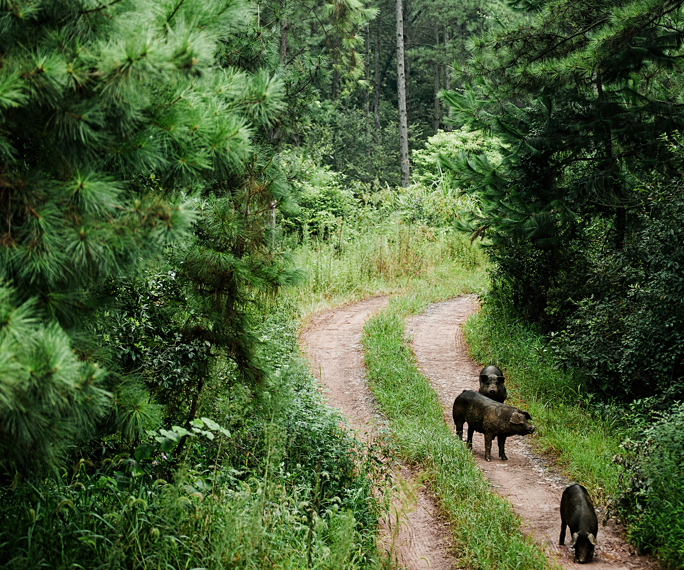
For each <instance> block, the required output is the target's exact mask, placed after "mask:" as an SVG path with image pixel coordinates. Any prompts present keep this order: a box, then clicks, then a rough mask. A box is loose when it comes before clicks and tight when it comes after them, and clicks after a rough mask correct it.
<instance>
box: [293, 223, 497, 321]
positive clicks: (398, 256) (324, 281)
mask: <svg viewBox="0 0 684 570" xmlns="http://www.w3.org/2000/svg"><path fill="white" fill-rule="evenodd" d="M287 239H293V238H287ZM284 247H285V249H289V250H291V251H293V252H294V253H293V261H294V263H295V266H296V267H301V268H303V269H304V278H303V279H302V282H301V283H300V284H299V285H298V286H296V287H292V288H289V289H287V290H285V291H283V297H284V298H286V299H287V300H289V301H291V302H292V303H293V304H295V305H296V306H298V307H299V309H300V311H301V312H302V314H303V315H304V316H306V315H310V314H313V313H315V312H317V311H320V310H324V309H326V308H329V307H334V306H339V305H343V304H344V303H348V302H350V301H355V300H359V299H363V298H366V297H368V296H370V295H374V294H386V293H397V292H403V291H410V290H412V288H413V287H415V286H416V285H418V286H420V287H424V286H427V287H429V288H431V289H434V288H435V287H437V286H439V284H440V283H446V284H447V285H446V286H447V287H449V286H453V283H454V282H464V283H467V285H468V288H469V290H476V291H483V290H484V289H485V287H486V284H487V283H488V278H487V275H486V267H485V266H486V259H485V255H484V252H483V250H482V248H481V247H479V245H478V244H475V245H471V244H470V240H469V238H468V236H466V235H464V234H461V233H459V232H456V231H455V230H451V229H450V228H429V227H426V226H420V225H414V224H406V223H403V222H401V221H400V220H398V219H395V220H389V221H384V222H382V223H370V222H368V223H365V224H364V223H357V224H355V225H349V224H340V225H339V226H337V227H336V228H332V229H331V231H330V233H328V234H327V235H326V237H325V239H323V238H320V237H310V238H307V240H306V241H305V242H304V243H301V244H299V245H294V244H287V243H284Z"/></svg>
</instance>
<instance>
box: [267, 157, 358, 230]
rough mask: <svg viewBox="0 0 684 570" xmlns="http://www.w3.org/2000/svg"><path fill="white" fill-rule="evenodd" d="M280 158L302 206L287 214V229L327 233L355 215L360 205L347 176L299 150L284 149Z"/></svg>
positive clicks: (284, 223)
mask: <svg viewBox="0 0 684 570" xmlns="http://www.w3.org/2000/svg"><path fill="white" fill-rule="evenodd" d="M280 160H281V162H282V164H283V167H284V170H285V172H286V174H287V176H288V178H289V179H291V180H292V189H293V194H294V196H295V197H296V200H297V203H298V205H299V209H298V211H297V212H296V213H292V214H289V215H288V214H287V213H285V215H284V216H283V227H284V229H285V230H286V231H295V232H297V233H298V234H300V235H302V236H304V235H308V234H309V233H311V234H313V235H321V236H324V235H326V234H327V233H328V232H329V231H330V228H334V227H335V226H337V224H338V223H339V220H341V219H345V218H347V217H351V216H352V215H353V213H354V210H355V208H356V207H357V205H358V204H357V201H356V199H355V198H354V195H353V193H352V192H351V191H350V190H349V188H347V187H346V185H345V177H344V176H343V175H341V174H339V173H337V172H334V171H332V170H330V168H329V167H326V166H320V165H319V164H317V163H316V162H315V161H314V160H313V159H311V158H307V157H305V156H304V155H303V154H301V153H298V152H295V151H287V152H281V153H280Z"/></svg>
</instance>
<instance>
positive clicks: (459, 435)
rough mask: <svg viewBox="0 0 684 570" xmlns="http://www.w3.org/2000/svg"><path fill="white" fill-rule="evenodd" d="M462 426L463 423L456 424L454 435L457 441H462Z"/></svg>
mask: <svg viewBox="0 0 684 570" xmlns="http://www.w3.org/2000/svg"><path fill="white" fill-rule="evenodd" d="M463 424H464V422H461V421H459V422H456V435H457V436H458V441H463Z"/></svg>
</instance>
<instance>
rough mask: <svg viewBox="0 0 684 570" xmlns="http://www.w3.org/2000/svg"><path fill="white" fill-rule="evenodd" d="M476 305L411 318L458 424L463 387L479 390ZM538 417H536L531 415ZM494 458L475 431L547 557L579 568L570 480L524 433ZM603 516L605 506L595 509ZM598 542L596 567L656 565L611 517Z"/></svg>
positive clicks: (470, 299)
mask: <svg viewBox="0 0 684 570" xmlns="http://www.w3.org/2000/svg"><path fill="white" fill-rule="evenodd" d="M477 309H478V305H477V299H476V298H475V297H474V296H462V297H457V298H455V299H451V300H449V301H446V302H443V303H436V304H434V305H431V306H430V307H429V308H428V309H427V310H426V311H425V312H424V313H422V314H421V315H418V316H416V317H413V318H411V319H409V321H408V322H407V331H408V333H409V336H410V337H412V342H411V345H412V348H413V352H414V354H415V356H416V358H417V360H418V365H419V368H420V370H421V371H422V372H423V373H424V374H425V375H426V376H427V377H428V378H429V379H430V383H431V385H432V386H433V387H434V389H435V391H436V392H437V394H438V395H439V399H440V402H441V404H442V408H443V409H444V419H445V421H446V422H447V424H448V425H450V426H451V427H452V429H454V431H455V428H454V423H453V419H452V417H451V408H452V406H453V402H454V399H455V398H456V396H458V395H459V394H460V393H461V392H462V391H463V390H478V388H479V381H478V375H479V372H480V370H481V366H480V365H478V364H477V363H475V362H474V361H472V360H471V359H470V357H469V356H468V351H467V347H466V344H465V341H464V338H463V332H462V330H461V326H462V325H463V324H464V323H465V321H466V319H467V318H468V316H469V315H471V314H472V313H473V312H475V311H476V310H477ZM532 420H533V421H534V418H532ZM493 448H494V449H495V450H496V451H494V450H493V453H492V461H491V462H486V461H485V460H484V436H483V435H482V434H479V433H476V434H475V436H474V438H473V452H474V454H475V457H476V460H477V463H478V466H479V467H480V469H482V471H483V473H484V474H485V476H486V477H487V478H488V479H489V480H490V481H491V483H492V486H493V487H494V488H495V489H496V491H497V492H498V493H499V494H500V495H502V496H504V497H506V498H507V499H508V500H509V501H510V503H511V505H512V506H513V509H514V510H515V512H516V513H517V514H518V515H519V516H520V517H521V518H522V520H523V527H522V528H523V531H524V532H525V533H527V534H530V535H532V537H533V539H534V540H536V541H537V542H538V543H540V544H541V545H542V547H543V548H544V549H545V551H546V553H547V557H548V558H549V560H556V561H557V562H558V563H559V564H561V565H562V566H563V568H575V567H577V566H579V564H575V563H574V562H573V555H572V550H571V549H570V547H569V543H570V538H569V537H568V538H567V543H568V544H567V546H559V545H558V536H559V534H560V498H561V494H562V492H563V489H564V488H565V487H566V486H567V485H569V484H570V483H572V482H571V481H568V480H567V479H566V478H564V477H563V476H561V475H560V474H558V473H557V472H555V471H554V470H553V468H552V466H551V465H550V464H549V463H548V462H547V461H545V460H544V459H543V458H542V457H540V456H538V455H537V454H535V453H534V451H533V450H532V448H531V446H530V445H529V443H527V442H526V441H525V439H524V438H523V437H520V436H514V437H510V438H508V439H507V441H506V455H507V456H508V458H509V460H508V461H501V460H500V459H499V458H498V449H497V445H496V442H495V443H494V445H493ZM597 515H598V516H599V521H601V520H602V519H603V512H602V509H597ZM597 539H598V544H597V547H596V551H595V558H594V561H593V562H592V563H591V564H590V565H589V566H588V568H591V569H593V570H604V569H606V570H608V569H610V570H616V569H619V568H624V569H631V570H637V569H639V570H641V569H646V568H657V565H655V563H654V562H653V561H652V559H651V558H650V557H647V556H637V555H635V554H634V549H633V548H632V547H630V546H629V545H627V544H626V543H625V542H624V540H623V539H622V528H621V527H620V526H619V525H617V524H616V523H615V521H610V522H609V523H608V525H607V526H601V525H599V532H598V537H597Z"/></svg>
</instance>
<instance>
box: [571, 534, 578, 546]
mask: <svg viewBox="0 0 684 570" xmlns="http://www.w3.org/2000/svg"><path fill="white" fill-rule="evenodd" d="M578 536H579V533H578V532H576V533H574V534H573V535H572V542H571V543H570V546H575V543H576V542H577V537H578Z"/></svg>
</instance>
